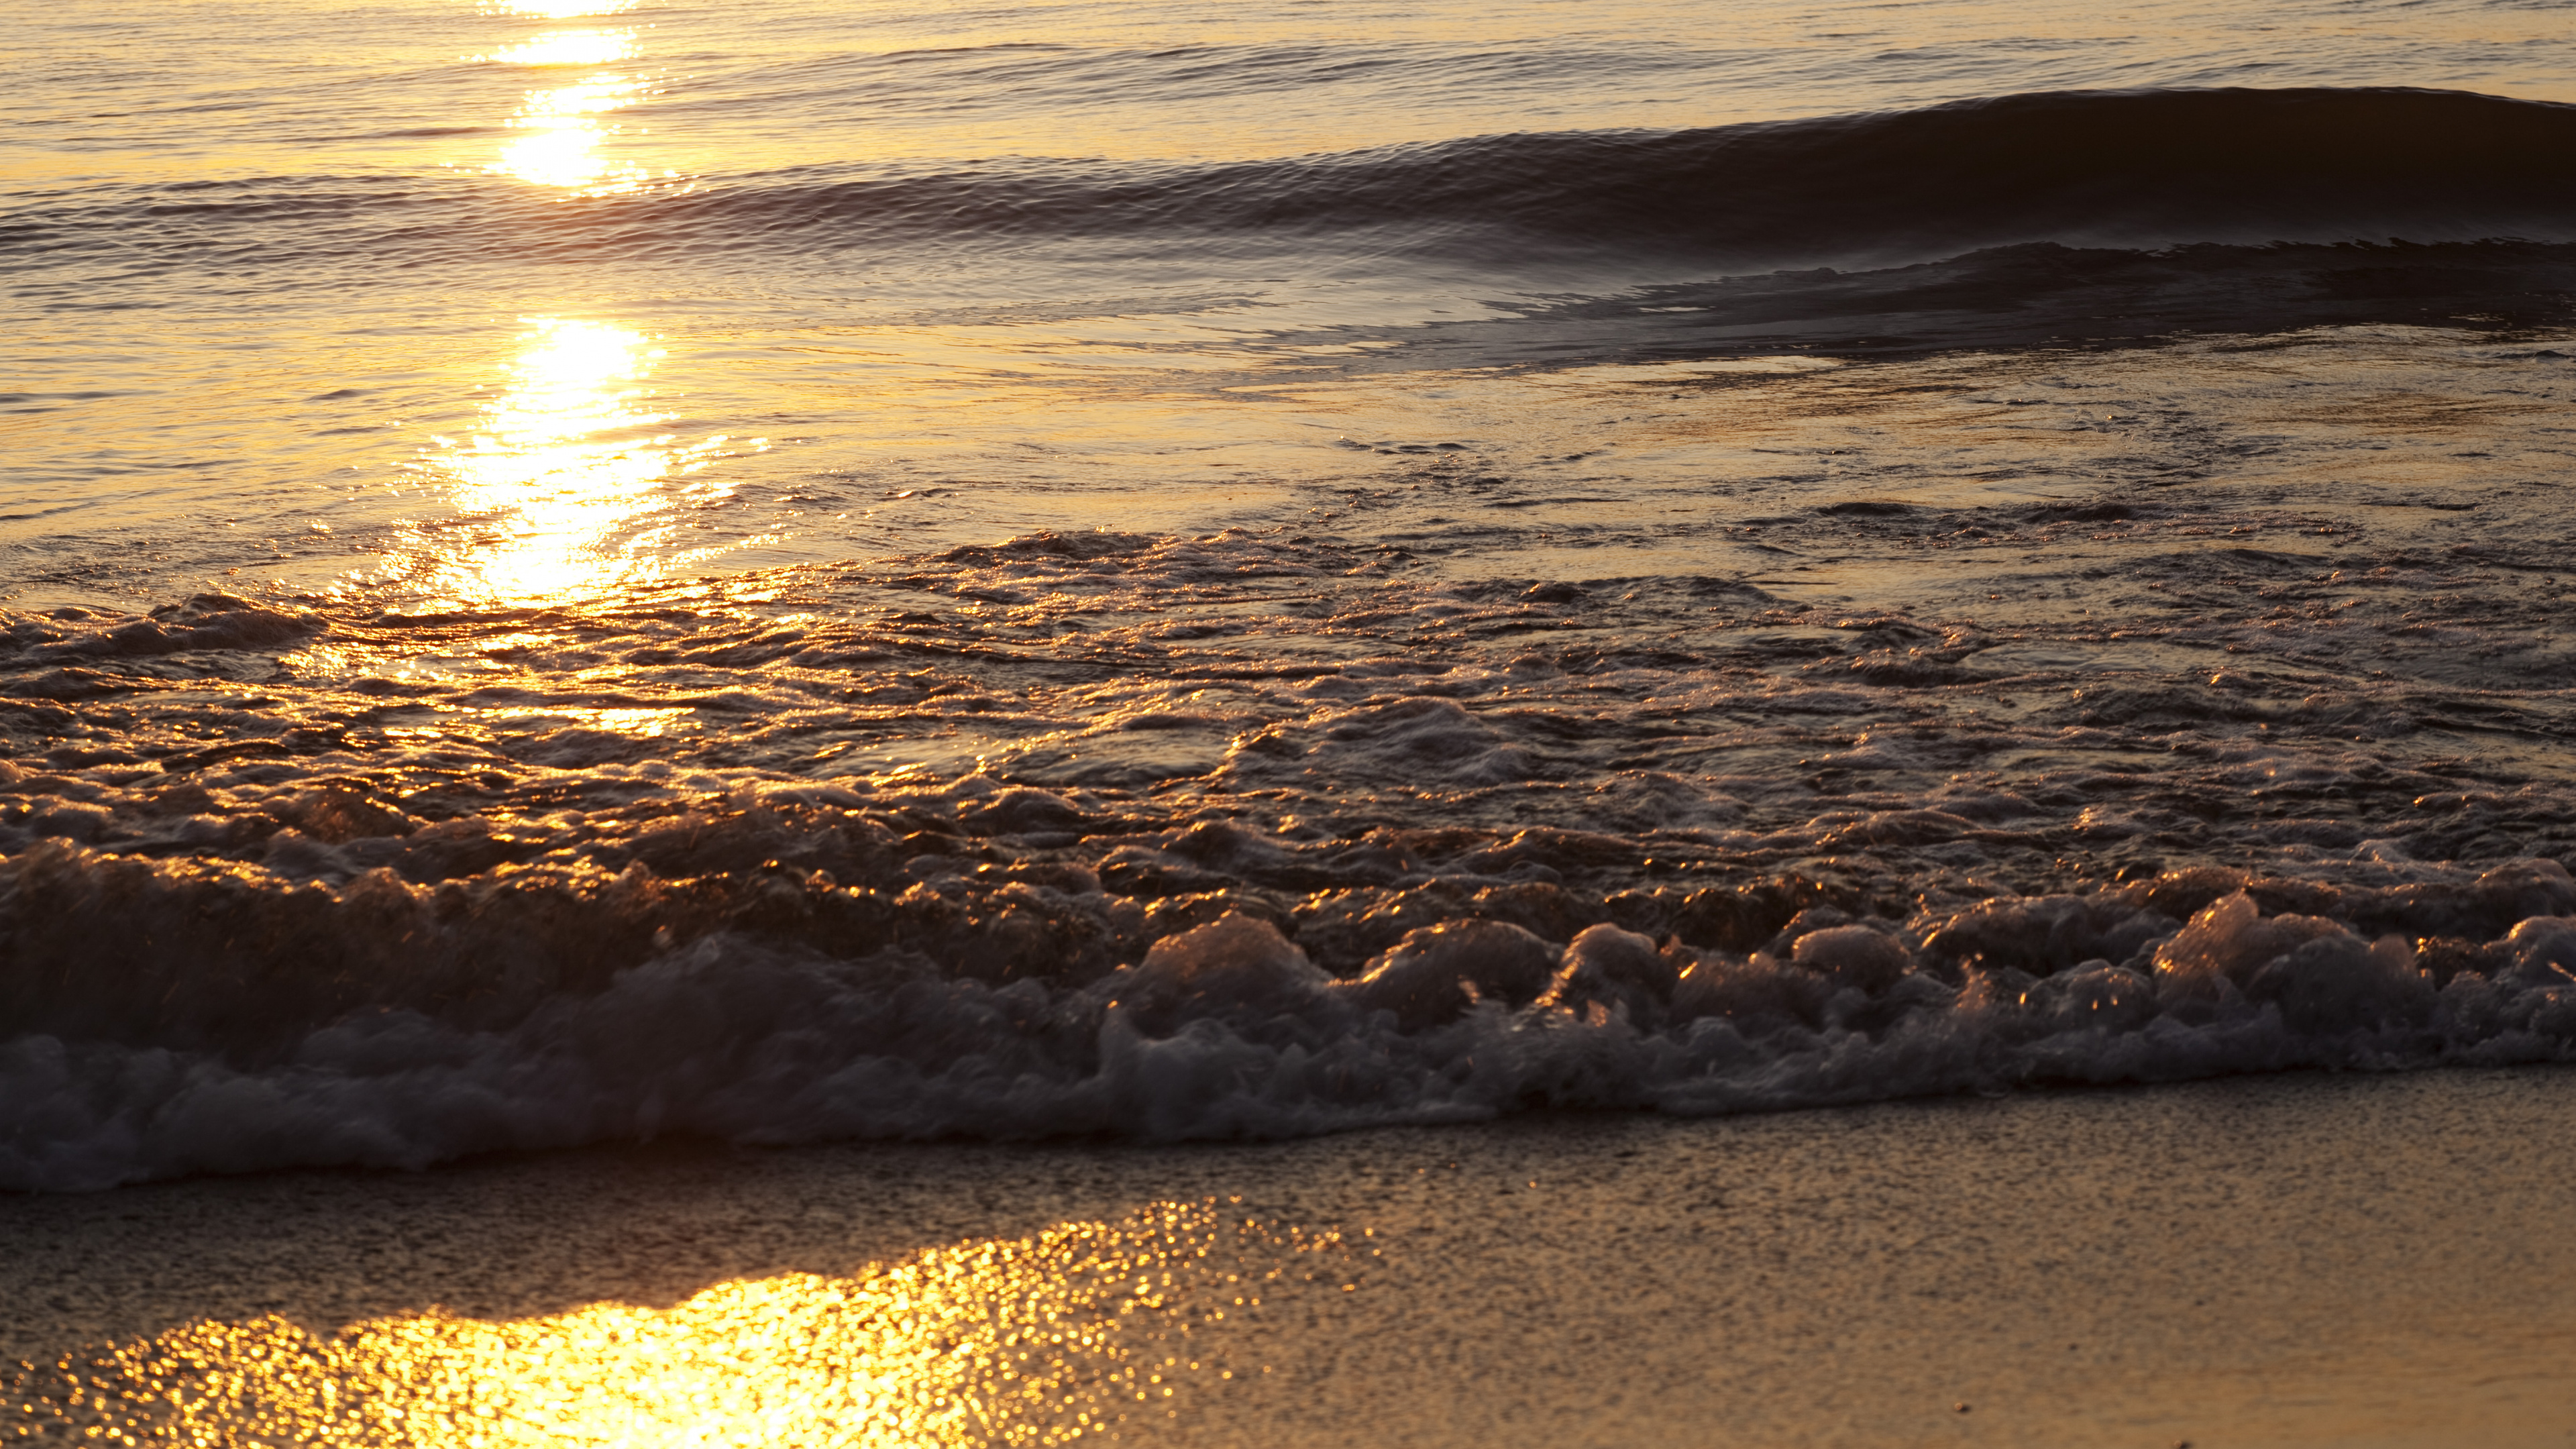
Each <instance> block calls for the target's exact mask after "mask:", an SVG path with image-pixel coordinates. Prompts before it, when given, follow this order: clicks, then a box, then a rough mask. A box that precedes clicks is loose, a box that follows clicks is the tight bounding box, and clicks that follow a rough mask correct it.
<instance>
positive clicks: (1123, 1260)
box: [0, 1069, 2576, 1449]
mask: <svg viewBox="0 0 2576 1449" xmlns="http://www.w3.org/2000/svg"><path fill="white" fill-rule="evenodd" d="M2572 1141H2576V1073H2570V1072H2567V1071H2563V1070H2551V1069H2536V1070H2522V1071H2513V1072H2431V1073H2420V1074H2414V1075H2408V1076H2390V1077H2353V1076H2342V1077H2319V1076H2293V1077H2278V1078H2266V1079H2240V1080H2231V1081H2223V1082H2212V1083H2204V1084H2197V1085H2189V1086H2180V1087H2167V1088H2159V1089H2154V1090H2146V1091H2104V1092H2083V1093H2063V1094H2051V1095H2029V1096H2020V1097H2014V1098H2009V1099H2004V1100H1993V1101H1986V1100H1961V1101H1944V1102H1934V1103H1928V1104H1925V1103H1914V1104H1895V1105H1888V1106H1880V1107H1870V1108H1862V1109H1852V1110H1836V1111H1817V1112H1802V1113H1795V1114H1786V1115H1781V1116H1773V1117H1758V1118H1737V1119H1727V1120H1711V1121H1676V1120H1670V1119H1663V1118H1654V1117H1646V1116H1612V1115H1585V1116H1570V1115H1569V1116H1552V1117H1547V1116H1543V1117H1536V1118H1529V1119H1522V1120H1516V1121H1511V1122H1506V1123H1500V1124H1494V1125H1486V1126H1468V1127H1459V1128H1450V1129H1441V1130H1412V1129H1407V1130H1395V1131H1381V1132H1371V1133H1364V1134H1355V1135H1351V1136H1344V1137H1335V1138H1326V1139H1319V1140H1310V1141H1302V1142H1294V1143H1287V1144H1277V1145H1247V1146H1223V1147H1194V1148H1185V1149H1139V1148H1120V1147H1096V1146H1070V1147H1068V1146H1039V1147H1018V1148H1000V1147H987V1146H969V1145H955V1144H938V1145H856V1146H850V1147H844V1148H834V1149H823V1150H805V1151H795V1152H759V1151H749V1150H734V1149H723V1148H713V1147H705V1146H696V1145H663V1146H658V1147H653V1148H645V1149H624V1150H614V1151H595V1152H585V1153H577V1154H567V1155H558V1156H545V1157H532V1158H519V1159H497V1160H484V1161H479V1162H473V1163H468V1164H465V1165H462V1166H457V1167H452V1168H447V1169H441V1170H437V1171H432V1172H426V1173H417V1174H399V1173H380V1172H354V1171H340V1172H298V1173H283V1174H275V1175H267V1176H258V1177H248V1178H235V1179H205V1180H196V1181H188V1182H181V1183H175V1184H167V1185H160V1186H151V1187H142V1188H133V1189H126V1190H121V1191H116V1192H111V1193H105V1194H97V1195H88V1196H61V1197H19V1198H13V1199H9V1200H5V1201H0V1243H5V1244H6V1245H7V1247H6V1250H5V1252H0V1303H5V1304H6V1305H8V1306H7V1309H6V1311H5V1312H0V1335H5V1341H0V1361H13V1362H14V1361H26V1362H29V1363H32V1364H34V1365H37V1366H39V1367H37V1368H35V1369H33V1370H32V1371H28V1370H19V1371H18V1377H17V1378H16V1380H15V1381H14V1382H12V1383H11V1384H10V1385H9V1387H8V1395H9V1398H10V1400H11V1402H10V1403H9V1404H8V1406H7V1407H8V1410H9V1419H10V1420H14V1421H16V1422H17V1423H18V1424H20V1425H25V1424H29V1423H31V1422H32V1423H34V1424H36V1425H38V1426H39V1427H38V1428H37V1430H36V1434H37V1437H38V1439H39V1441H41V1440H42V1438H44V1437H45V1436H46V1433H45V1428H44V1427H42V1426H46V1425H49V1424H50V1425H54V1426H56V1427H57V1428H58V1429H59V1431H60V1432H63V1433H65V1434H67V1435H77V1434H78V1433H80V1432H81V1431H80V1429H79V1428H78V1427H74V1426H75V1425H88V1424H95V1423H99V1422H101V1421H106V1422H121V1423H128V1424H129V1425H130V1426H131V1427H135V1428H147V1427H148V1426H150V1425H156V1424H157V1425H160V1426H161V1427H162V1428H163V1429H166V1430H176V1429H179V1428H183V1427H184V1428H186V1429H187V1430H188V1431H189V1432H198V1431H203V1432H204V1433H205V1434H206V1435H207V1436H208V1437H207V1438H205V1439H204V1440H203V1442H212V1443H224V1442H234V1443H246V1442H254V1441H255V1439H256V1436H260V1435H267V1436H272V1437H276V1436H286V1437H292V1436H295V1435H299V1434H301V1435H312V1434H315V1433H317V1432H319V1431H320V1430H321V1429H323V1428H324V1427H326V1426H327V1427H329V1428H331V1429H332V1430H333V1432H335V1433H338V1434H340V1435H343V1436H345V1437H346V1438H348V1439H350V1440H352V1441H355V1442H417V1443H455V1442H469V1441H470V1442H480V1443H493V1444H512V1443H529V1444H536V1443H563V1442H613V1443H665V1442H667V1443H746V1444H751V1443H787V1442H800V1443H802V1442H834V1443H904V1444H917V1443H931V1444H983V1443H1047V1442H1063V1441H1065V1440H1068V1439H1073V1438H1082V1439H1097V1438H1100V1437H1104V1436H1106V1437H1114V1438H1115V1439H1117V1440H1119V1441H1121V1442H1151V1443H1176V1444H1177V1443H1188V1444H1193V1445H1210V1444H1228V1445H1231V1444H1242V1445H1265V1446H1289V1445H1327V1444H1331V1445H1341V1444H1352V1443H1368V1444H1403V1445H1470V1444H1472V1445H1477V1446H1479V1449H1493V1446H1501V1445H1523V1444H1527V1445H1534V1446H1535V1445H1550V1446H1558V1445H1662V1444H1674V1445H1683V1444H1688V1445H1703V1444H1745V1445H1757V1444H1758V1445H1808V1444H1817V1445H1824V1444H1853V1445H1897V1444H1991V1445H2032V1446H2040V1445H2048V1446H2087V1445H2105V1446H2110V1445H2153V1446H2170V1445H2173V1444H2176V1443H2180V1442H2184V1441H2188V1442H2189V1443H2191V1444H2192V1445H2194V1446H2196V1449H2219V1446H2228V1445H2303V1444H2318V1445H2325V1444H2332V1445H2338V1446H2358V1445H2418V1444H2420V1445H2435V1444H2445V1445H2452V1444H2462V1443H2479V1444H2485V1445H2563V1444H2570V1443H2576V1296H2571V1295H2570V1294H2569V1293H2568V1292H2567V1291H2566V1290H2567V1287H2568V1285H2569V1284H2570V1283H2576V1231H2571V1229H2576V1197H2572V1196H2571V1194H2570V1192H2569V1188H2570V1187H2571V1186H2576V1166H2571V1153H2570V1148H2569V1144H2570V1143H2571V1142H2572ZM118 1345H121V1346H122V1347H121V1349H120V1348H118V1347H116V1346H118ZM67 1361H68V1362H71V1363H75V1364H86V1365H88V1367H87V1368H85V1369H84V1370H83V1375H84V1376H85V1377H90V1378H93V1379H97V1380H102V1381H104V1387H103V1388H102V1389H101V1390H99V1391H98V1392H97V1393H95V1394H89V1395H85V1396H84V1399H83V1402H81V1403H79V1404H72V1403H71V1402H70V1398H69V1391H68V1389H67V1388H66V1387H65V1385H64V1383H63V1381H62V1378H61V1375H60V1372H59V1371H58V1370H55V1369H51V1368H47V1367H43V1366H47V1365H55V1364H59V1363H64V1362H67ZM156 1378H157V1379H159V1380H160V1381H161V1382H162V1383H163V1384H164V1385H165V1386H166V1385H177V1386H179V1387H180V1389H181V1392H180V1393H179V1395H178V1401H179V1402H180V1403H181V1404H182V1405H184V1406H187V1407H183V1408H181V1409H178V1410H172V1409H170V1408H169V1407H168V1406H167V1404H166V1403H163V1404H160V1405H159V1406H158V1407H154V1406H152V1405H149V1404H147V1405H145V1406H144V1408H143V1411H142V1412H141V1413H140V1414H139V1415H138V1414H137V1413H136V1405H137V1401H138V1399H142V1398H148V1397H149V1393H150V1391H149V1390H148V1389H146V1388H145V1385H146V1384H147V1383H148V1382H149V1381H150V1380H153V1379H156ZM25 1408H34V1409H35V1410H37V1412H36V1413H35V1414H34V1415H33V1416H32V1419H31V1417H30V1416H29V1415H27V1414H25V1413H22V1412H21V1410H22V1409H25ZM396 1410H399V1411H400V1412H399V1413H396V1412H394V1411H396ZM1077 1431H1079V1432H1077ZM9 1432H10V1431H8V1430H0V1434H7V1433H9Z"/></svg>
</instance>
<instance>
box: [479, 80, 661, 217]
mask: <svg viewBox="0 0 2576 1449" xmlns="http://www.w3.org/2000/svg"><path fill="white" fill-rule="evenodd" d="M642 90H643V82H642V81H639V80H637V79H635V78H634V77H632V76H622V75H597V76H591V77H588V78H586V79H584V80H580V81H577V82H575V83H573V84H572V85H568V86H565V87H563V88H562V89H560V90H552V91H536V92H531V93H530V94H529V96H528V103H527V104H526V105H525V106H523V107H521V108H520V110H519V113H518V114H517V115H515V116H513V117H511V118H510V121H509V125H510V127H511V128H512V129H513V130H519V131H525V132H526V133H527V134H526V135H524V136H522V137H521V138H519V139H518V140H516V141H513V142H511V143H510V144H509V145H507V146H505V147H503V148H502V151H501V161H500V164H499V166H498V167H497V168H495V169H497V170H500V171H503V172H506V173H508V174H509V175H512V176H516V177H518V178H520V179H521V180H523V181H532V182H535V183H536V184H538V185H540V186H559V187H563V188H565V189H567V190H588V191H592V192H607V191H631V190H634V189H635V188H637V187H638V186H640V185H642V184H643V179H644V170H643V168H642V167H640V166H637V165H635V164H633V163H631V162H621V161H612V160H610V159H609V158H607V157H605V156H602V155H600V154H599V147H600V143H601V142H602V141H603V140H604V139H606V138H607V137H608V136H610V135H613V134H615V129H614V128H612V127H608V126H605V125H603V124H601V122H600V120H599V117H600V115H601V114H602V113H604V112H608V111H613V110H617V109H618V108H620V107H623V106H627V105H632V104H633V103H634V100H635V97H636V95H637V94H638V93H639V92H641V91H642Z"/></svg>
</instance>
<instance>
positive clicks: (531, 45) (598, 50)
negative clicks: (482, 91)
mask: <svg viewBox="0 0 2576 1449" xmlns="http://www.w3.org/2000/svg"><path fill="white" fill-rule="evenodd" d="M634 54H635V32H633V31H631V30H565V31H559V32H557V33H555V34H553V35H541V36H538V37H537V38H536V39H534V40H530V41H526V42H523V43H521V44H518V45H513V46H508V47H506V48H504V49H501V50H498V51H495V52H493V53H492V54H491V55H489V56H487V57H485V59H487V60H493V61H498V62H500V63H501V64H503V65H528V66H547V65H610V64H613V63H615V62H617V61H621V60H627V59H630V58H632V57H633V56H634Z"/></svg>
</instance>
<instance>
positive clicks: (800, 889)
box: [0, 0, 2576, 1191]
mask: <svg viewBox="0 0 2576 1449" xmlns="http://www.w3.org/2000/svg"><path fill="white" fill-rule="evenodd" d="M2571 19H2576V8H2571V6H2569V5H2568V4H2565V3H2539V0H2520V3H2506V0H2436V3H2403V4H2401V3H2380V0H2332V3H2328V0H2306V3H2278V4H2262V5H2254V6H2242V5H2230V6H2219V5H2211V4H2204V3H2197V0H2150V3H2141V4H2138V5H2134V6H2128V7H2119V8H2114V9H2105V8H2103V7H2100V6H2093V5H2072V4H2032V5H2013V6H2004V5H1996V4H1989V3H1978V0H1956V3H1919V4H1909V5H1899V6H1889V5H1880V4H1857V3H1826V0H1797V3H1774V0H1745V3H1733V4H1714V3H1709V4H1692V5H1676V4H1669V3H1667V4H1658V5H1643V4H1623V3H1615V0H1608V3H1605V0H1592V3H1586V4H1581V5H1575V4H1566V3H1540V0H1520V3H1515V0H1500V3H1495V0H1487V3H1481V4H1475V5H1466V4H1458V3H1451V0H1405V3H1387V0H1294V3H1281V4H1277V5H1272V6H1251V5H1241V6H1220V7H1210V6H1195V5H1194V6H1181V5H1170V4H1157V3H1122V4H1116V5H1112V4H1106V3H1096V0H1059V3H1025V4H1010V3H994V4H955V5H929V6H919V7H909V8H901V9H898V8H892V7H880V6H873V5H827V4H821V3H816V0H774V3H763V4H751V5H737V6H690V5H685V4H676V3H675V4H667V5H665V4H654V3H636V4H617V3H582V0H562V3H558V0H527V3H510V4H501V3H487V4H473V3H438V0H400V3H378V4H347V3H335V4H329V5H324V4H319V3H311V0H264V3H260V4H257V5H252V4H246V3H228V0H190V3H179V0H105V3H101V4H96V5H91V6H84V7H61V8H44V9H41V10H39V11H34V12H31V13H29V14H27V15H24V16H22V17H21V18H20V20H19V21H17V22H15V23H13V25H12V26H11V27H10V28H9V31H8V34H7V35H6V36H5V37H0V60H5V64H0V68H4V69H5V70H6V71H7V73H8V74H10V75H11V76H12V77H13V83H12V84H11V85H10V86H9V87H7V88H6V92H5V94H0V127H5V135H6V137H7V138H8V139H7V145H6V150H5V153H0V187H5V193H0V267H5V275H6V281H5V286H6V289H7V290H6V299H7V300H6V302H5V304H4V305H5V314H0V315H5V317H6V319H7V337H8V344H7V348H6V352H7V361H6V364H5V367H0V607H5V610H6V614H5V617H0V630H5V635H4V636H0V1186H5V1187H7V1188H9V1189H12V1190H31V1189H32V1190H38V1191H56V1190H86V1189H99V1188H106V1187H111V1186H116V1185H119V1184H130V1183H136V1182H142V1181H146V1180H151V1179H162V1178H174V1177H185V1176H190V1175H195V1174H206V1173H232V1172H243V1171H252V1170H264V1169H277V1168H300V1167H323V1166H401V1167H410V1168H422V1167H429V1166H432V1165H434V1164H439V1163H445V1162H450V1161H453V1160H457V1159H462V1158H466V1157H469V1156H473V1155H476V1154H487V1153H492V1152H496V1151H524V1150H533V1149H555V1148H571V1147H578V1146H584V1145H592V1144H610V1143H632V1142H638V1141H649V1140H653V1139H657V1138H661V1139H692V1140H697V1139H712V1140H716V1141H721V1142H727V1143H735V1144H755V1145H772V1146H775V1145H793V1144H809V1143H821V1142H829V1141H849V1140H853V1139H973V1140H977V1141H982V1142H1002V1143H1010V1142H1026V1141H1030V1140H1034V1139H1080V1140H1099V1139H1112V1140H1129V1141H1141V1142H1149V1143H1169V1142H1183V1141H1197V1140H1206V1139H1235V1140H1244V1139H1255V1140H1258V1139H1283V1138H1296V1137H1306V1136H1312V1135H1316V1134H1324V1133H1331V1132H1337V1131H1342V1130H1346V1129H1354V1128H1362V1127H1376V1126H1392V1125H1407V1126H1413V1127H1439V1126H1442V1125H1443V1124H1460V1123H1469V1122H1481V1121H1486V1120H1488V1119H1494V1118H1497V1117H1503V1116H1509V1115H1512V1114H1516V1113H1522V1112H1526V1111H1532V1110H1538V1109H1569V1108H1571V1109H1620V1110H1644V1111H1652V1112H1659V1113H1664V1114H1670V1115H1674V1116H1686V1117H1707V1116H1724V1115H1728V1114H1741V1113H1749V1112H1760V1111H1770V1110H1777V1109H1785V1108H1802V1107H1815V1106H1822V1105H1829V1104H1850V1103H1860V1102H1871V1101H1880V1100H1887V1099H1895V1098H1904V1097H1920V1096H1951V1095H1959V1094H1989V1095H1992V1094H2008V1093H2013V1092H2017V1091H2020V1090H2023V1089H2026V1088H2027V1089H2038V1088H2049V1087H2056V1086H2067V1085H2087V1084H2139V1083H2159V1082H2170V1081H2178V1080H2182V1079H2187V1078H2202V1077H2212V1076H2222V1075H2229V1074H2239V1073H2252V1072H2277V1071H2284V1070H2291V1069H2318V1068H2322V1069H2337V1070H2343V1069H2350V1070H2363V1071H2389V1070H2399V1069H2407V1068H2416V1067H2433V1066H2444V1065H2469V1066H2511V1065H2515V1064H2524V1063H2541V1062H2563V1061H2566V1060H2568V1059H2570V1058H2571V1057H2572V1056H2576V977H2571V970H2576V880H2571V879H2570V877H2569V874H2568V871H2567V869H2566V867H2565V865H2564V864H2563V862H2564V861H2565V860H2566V859H2568V858H2569V856H2570V852H2571V851H2576V769H2571V763H2576V756H2571V754H2570V750H2569V746H2570V744H2571V741H2576V693H2571V690H2570V687H2569V684H2570V677H2571V676H2570V668H2571V664H2576V655H2571V641H2570V635H2569V632H2568V626H2567V623H2566V617H2565V611H2566V602H2565V601H2566V597H2567V590H2568V589H2569V588H2570V586H2571V585H2576V554H2571V548H2576V532H2571V526H2570V524H2569V521H2568V520H2569V513H2568V509H2567V503H2566V499H2567V490H2568V488H2569V486H2570V484H2571V482H2576V471H2571V457H2572V456H2576V454H2571V449H2576V410H2571V404H2576V304H2571V298H2576V107H2571V104H2570V103H2571V102H2576V24H2571V23H2570V22H2571Z"/></svg>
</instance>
